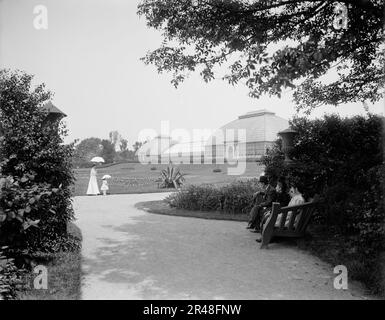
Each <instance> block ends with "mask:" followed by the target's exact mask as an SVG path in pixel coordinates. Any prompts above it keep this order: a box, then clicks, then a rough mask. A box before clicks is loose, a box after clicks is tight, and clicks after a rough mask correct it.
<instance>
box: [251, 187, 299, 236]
mask: <svg viewBox="0 0 385 320" xmlns="http://www.w3.org/2000/svg"><path fill="white" fill-rule="evenodd" d="M289 196H290V198H291V199H290V202H289V204H288V205H287V206H288V207H291V206H298V205H300V204H303V203H305V199H304V198H303V196H302V193H301V192H300V191H299V189H298V186H297V185H295V184H292V185H291V187H290V189H289ZM285 206H286V205H283V204H282V202H281V207H285ZM270 214H271V209H270V210H269V211H267V212H266V213H265V214H264V217H263V219H262V222H261V230H263V225H264V224H265V223H266V221H267V219H268V218H269V216H270ZM291 215H292V212H291V211H289V212H288V213H287V216H286V222H285V226H288V225H289V221H290V218H291ZM300 215H301V214H299V215H297V216H296V217H295V222H294V225H296V224H297V222H298V220H299V218H300ZM281 218H282V213H280V214H279V215H278V217H277V221H276V223H275V226H276V227H279V225H280V223H281ZM256 241H257V242H261V238H258V239H256Z"/></svg>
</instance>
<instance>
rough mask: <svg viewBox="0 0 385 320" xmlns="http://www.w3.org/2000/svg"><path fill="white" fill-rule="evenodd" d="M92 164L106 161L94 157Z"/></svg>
mask: <svg viewBox="0 0 385 320" xmlns="http://www.w3.org/2000/svg"><path fill="white" fill-rule="evenodd" d="M91 162H104V159H103V158H102V157H93V158H92V159H91Z"/></svg>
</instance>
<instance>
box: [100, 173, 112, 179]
mask: <svg viewBox="0 0 385 320" xmlns="http://www.w3.org/2000/svg"><path fill="white" fill-rule="evenodd" d="M104 179H111V176H110V175H109V174H105V175H104V176H103V177H102V180H104Z"/></svg>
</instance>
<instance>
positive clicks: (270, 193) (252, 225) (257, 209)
mask: <svg viewBox="0 0 385 320" xmlns="http://www.w3.org/2000/svg"><path fill="white" fill-rule="evenodd" d="M259 181H260V182H261V183H262V184H263V185H264V186H265V190H264V191H260V192H257V193H256V194H255V196H254V199H253V200H254V206H253V208H252V209H251V211H250V214H249V215H250V220H249V223H248V226H247V227H246V228H247V229H254V230H251V232H260V229H259V227H260V223H261V220H262V217H263V213H264V212H265V211H266V209H268V208H270V207H271V205H272V203H273V202H274V201H276V191H275V181H274V180H273V179H272V178H270V179H269V180H268V179H267V177H266V176H261V177H260V178H259Z"/></svg>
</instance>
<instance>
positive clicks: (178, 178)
mask: <svg viewBox="0 0 385 320" xmlns="http://www.w3.org/2000/svg"><path fill="white" fill-rule="evenodd" d="M158 181H160V182H161V184H160V187H161V188H175V189H178V188H179V187H180V186H181V185H182V184H183V182H184V174H181V173H180V171H179V168H175V167H167V169H163V170H162V171H161V177H160V180H158Z"/></svg>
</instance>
